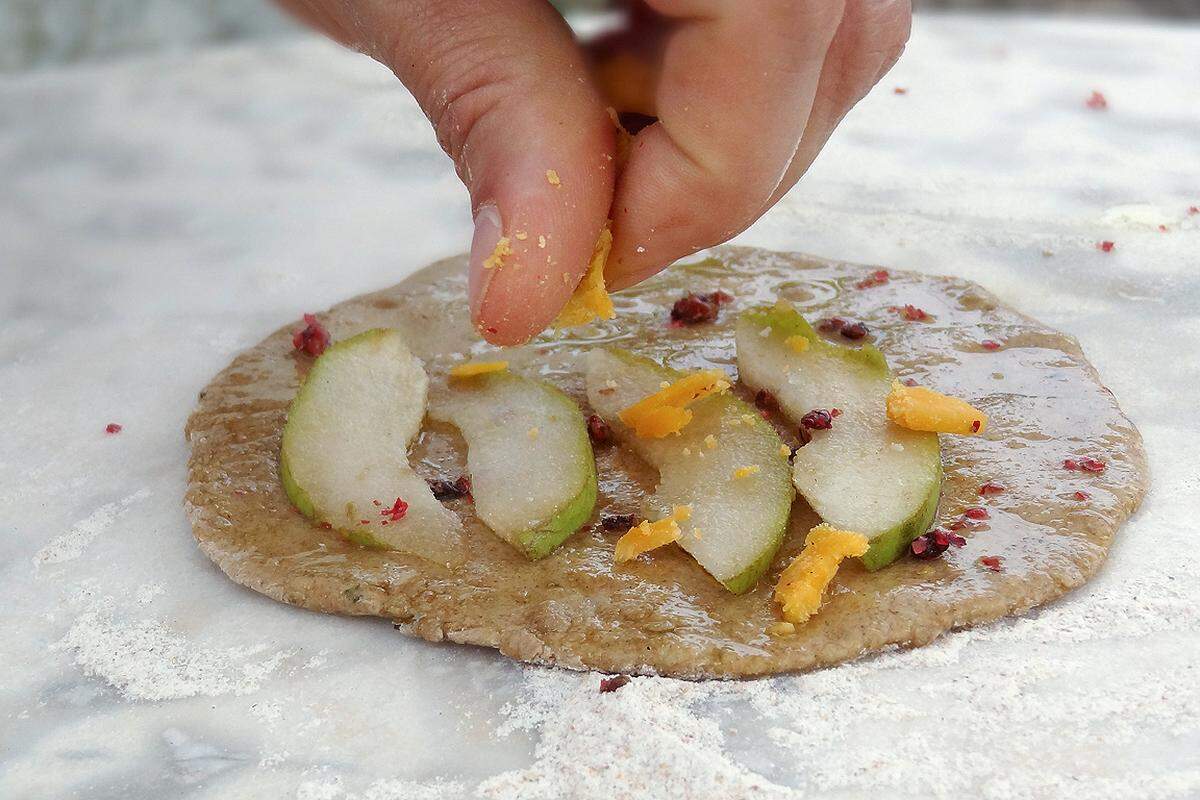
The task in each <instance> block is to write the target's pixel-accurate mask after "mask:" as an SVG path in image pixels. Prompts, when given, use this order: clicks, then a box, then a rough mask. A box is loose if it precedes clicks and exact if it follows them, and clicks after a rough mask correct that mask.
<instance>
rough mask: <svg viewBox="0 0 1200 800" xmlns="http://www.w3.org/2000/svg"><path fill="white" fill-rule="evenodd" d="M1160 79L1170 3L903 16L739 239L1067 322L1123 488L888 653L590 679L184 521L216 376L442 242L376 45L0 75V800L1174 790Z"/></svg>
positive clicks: (1191, 306) (1173, 333) (292, 46)
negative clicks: (994, 593) (1024, 607)
mask: <svg viewBox="0 0 1200 800" xmlns="http://www.w3.org/2000/svg"><path fill="white" fill-rule="evenodd" d="M1197 74H1200V30H1198V29H1196V28H1191V29H1184V28H1176V29H1173V30H1172V29H1168V28H1165V27H1154V26H1142V25H1135V24H1131V23H1129V22H1121V23H1112V24H1108V23H1087V24H1069V23H1062V22H1048V21H1037V20H1007V21H1006V20H997V19H968V18H939V17H924V18H920V19H918V21H917V24H916V29H915V33H914V37H913V41H912V43H911V44H910V46H909V51H908V53H907V55H906V56H905V57H904V59H903V60H902V61H901V63H900V65H899V66H898V67H897V69H896V71H895V73H894V74H893V75H892V76H890V77H888V78H887V79H886V80H885V83H884V84H883V85H882V86H881V87H879V89H878V90H877V91H876V92H875V93H874V94H873V95H872V96H871V97H870V98H869V99H868V100H867V101H865V102H864V103H863V104H862V106H860V107H859V108H858V109H857V110H856V111H855V112H853V113H852V114H851V116H850V117H849V119H848V120H847V121H846V122H845V123H844V125H843V127H842V129H841V130H840V132H839V133H838V134H837V135H836V136H835V137H834V139H833V141H832V142H831V143H830V145H829V147H828V149H827V150H826V152H825V153H824V154H823V155H822V156H821V158H820V159H819V160H818V162H817V163H816V165H815V167H814V168H813V170H812V172H811V173H810V174H809V176H808V177H806V178H805V180H804V181H803V182H802V184H801V185H800V186H799V187H798V188H797V189H796V190H794V191H793V192H792V194H791V195H790V196H789V197H788V198H786V199H785V200H784V201H783V202H782V203H781V204H780V205H779V206H778V207H777V208H776V209H775V210H773V211H772V212H771V213H770V214H769V215H768V216H767V217H766V218H764V219H763V220H762V221H760V222H759V223H758V224H757V225H755V226H754V228H752V229H751V230H750V231H749V232H747V233H746V234H744V235H743V236H741V237H739V239H738V241H739V242H741V243H746V244H754V245H758V246H764V247H771V248H776V249H787V250H800V251H805V252H811V253H816V254H820V255H825V256H831V257H835V258H841V259H845V260H850V261H862V262H872V263H879V264H882V265H887V266H893V267H902V268H906V269H915V270H920V271H925V272H930V273H951V274H956V275H960V276H963V277H966V278H969V279H971V280H975V281H978V282H980V283H981V284H983V285H984V286H986V287H988V288H989V289H991V290H992V291H994V292H995V293H997V294H998V295H999V296H1000V297H1001V298H1002V299H1004V300H1005V301H1006V302H1009V303H1011V304H1013V305H1015V306H1017V307H1019V308H1021V309H1022V310H1024V311H1026V312H1028V313H1029V314H1032V315H1034V316H1036V317H1038V318H1039V319H1041V320H1043V321H1045V322H1048V323H1050V324H1052V325H1055V326H1057V327H1059V328H1061V329H1063V330H1066V331H1068V332H1070V333H1072V334H1074V335H1075V336H1077V337H1078V338H1079V340H1080V341H1081V342H1082V344H1083V347H1084V350H1085V351H1086V353H1087V355H1088V356H1089V358H1090V359H1091V360H1092V361H1093V362H1094V363H1095V364H1096V365H1097V367H1098V368H1099V370H1100V371H1101V374H1102V375H1103V376H1104V377H1105V379H1106V380H1107V382H1108V385H1109V386H1110V388H1111V389H1112V390H1113V392H1114V393H1115V394H1116V396H1117V397H1118V398H1119V400H1120V401H1121V403H1122V405H1123V407H1124V408H1125V410H1126V411H1127V412H1128V413H1129V415H1130V416H1131V417H1132V418H1133V419H1134V421H1135V422H1136V423H1137V424H1138V425H1139V426H1140V428H1141V430H1142V433H1143V435H1144V436H1145V439H1146V444H1147V448H1148V451H1149V455H1150V463H1151V471H1152V475H1153V481H1154V483H1153V487H1152V489H1151V492H1150V495H1149V497H1148V499H1147V501H1146V503H1145V505H1144V507H1143V509H1142V511H1141V512H1140V513H1139V514H1138V515H1137V516H1136V517H1135V518H1134V519H1133V520H1132V522H1131V523H1130V524H1129V525H1128V526H1127V528H1125V529H1124V530H1123V531H1122V533H1121V535H1120V536H1119V537H1118V539H1117V542H1116V545H1115V547H1114V549H1113V552H1112V555H1111V557H1110V560H1109V562H1108V564H1107V565H1106V566H1105V567H1104V569H1103V570H1102V571H1101V573H1100V575H1099V576H1098V577H1097V579H1096V580H1095V581H1094V582H1093V583H1092V584H1090V585H1088V586H1087V587H1085V588H1084V589H1082V590H1080V591H1078V592H1076V593H1074V594H1072V595H1070V596H1068V597H1067V598H1066V599H1065V600H1063V601H1061V602H1059V603H1057V604H1055V605H1053V606H1051V607H1049V608H1045V609H1043V610H1041V611H1039V612H1037V613H1034V614H1032V615H1030V616H1028V617H1027V618H1024V619H1020V620H1011V621H1008V622H1004V623H1001V624H997V625H993V626H990V627H987V628H984V629H978V630H972V631H967V632H960V633H955V634H950V635H947V636H945V637H943V638H942V639H940V640H939V641H938V642H936V643H935V644H933V645H932V646H930V647H926V648H923V649H920V650H915V651H910V652H903V651H896V652H890V653H886V654H884V655H882V656H876V657H872V658H870V659H866V660H862V661H860V662H857V663H854V664H851V665H848V666H844V667H840V668H837V669H830V670H825V671H820V672H815V673H811V674H807V675H799V676H789V677H783V678H776V679H767V680H759V681H753V682H745V683H684V682H678V681H671V680H665V679H652V678H639V679H635V680H634V681H633V682H631V683H630V684H628V685H627V686H625V687H623V688H622V689H620V690H619V691H617V692H614V693H610V694H604V695H601V694H600V693H599V692H598V683H599V676H597V675H595V674H578V673H569V672H564V671H556V670H552V669H540V668H525V667H522V666H521V665H519V664H516V663H513V662H510V661H508V660H506V659H504V658H502V657H500V656H498V655H497V654H495V653H494V652H492V651H484V650H478V649H472V648H465V647H458V646H452V645H441V646H438V645H430V644H427V643H424V642H421V641H417V640H413V639H410V638H407V637H404V636H402V635H400V634H399V633H397V632H395V631H393V630H392V627H391V626H390V625H389V624H388V623H386V622H382V621H378V620H352V619H340V618H334V617H326V616H321V615H317V614H312V613H308V612H304V611H299V610H297V609H294V608H290V607H287V606H283V605H280V604H277V603H274V602H272V601H270V600H267V599H266V598H263V597H260V596H258V595H256V594H253V593H251V592H249V591H246V590H244V589H241V588H239V587H238V586H236V585H234V584H233V583H232V582H230V581H229V580H227V579H226V578H225V577H224V576H223V575H222V574H221V573H220V572H219V571H218V570H217V569H216V568H215V567H213V566H212V565H211V564H210V563H209V562H208V560H207V559H205V558H204V557H203V556H202V555H201V554H200V553H199V552H198V550H197V549H196V547H195V544H194V542H193V540H192V537H191V533H190V531H189V530H188V526H187V522H186V520H185V518H184V516H183V512H182V508H181V496H182V493H183V486H184V475H185V468H184V463H185V459H186V447H185V443H184V440H183V432H182V429H183V424H184V420H185V419H186V417H187V415H188V413H189V412H190V410H191V408H192V406H193V403H194V400H195V394H196V391H197V390H198V389H199V388H200V387H201V386H203V385H204V384H205V383H206V382H207V381H208V379H209V378H210V377H211V376H212V374H214V373H215V372H216V371H217V370H218V369H220V368H221V367H222V366H224V365H225V364H226V363H227V362H228V361H229V359H230V358H231V357H232V356H233V355H234V354H235V353H237V352H238V351H240V350H241V349H243V348H245V347H247V346H249V345H250V344H252V343H254V342H256V341H258V340H259V339H261V338H262V337H263V336H264V335H265V334H267V333H268V332H270V331H271V330H273V329H274V328H275V327H277V326H278V325H280V324H283V323H286V322H287V321H288V320H290V319H298V318H299V316H300V313H301V312H303V311H309V310H317V309H321V308H324V307H326V306H328V305H331V304H332V303H334V302H336V301H338V300H341V299H344V298H346V297H349V296H351V295H354V294H357V293H360V292H363V291H366V290H370V289H374V288H379V287H382V286H385V285H389V284H392V283H394V282H396V281H397V280H398V279H400V278H401V277H403V276H404V275H406V274H408V273H409V272H411V271H412V270H415V269H417V268H419V267H421V266H423V265H424V264H426V263H428V262H429V261H432V260H434V259H436V258H439V257H443V256H446V255H449V254H451V253H454V252H457V251H460V250H462V249H464V248H465V247H466V244H467V242H468V240H469V218H468V213H467V208H466V201H465V195H464V193H463V191H462V189H461V187H460V186H459V184H458V182H457V180H456V178H455V177H454V174H453V172H452V170H451V169H450V167H449V166H448V164H447V163H445V160H444V157H443V156H441V154H440V153H439V152H438V151H437V148H436V144H435V142H434V138H433V135H432V133H431V132H430V131H429V130H428V123H427V122H426V121H425V119H424V118H423V117H422V116H421V114H420V113H419V111H418V110H417V109H416V107H415V105H413V103H412V102H411V101H410V100H409V99H408V98H407V96H406V95H405V94H404V93H403V92H402V90H401V89H400V88H399V87H398V86H397V85H396V84H395V83H394V80H393V79H392V78H391V77H390V75H388V74H387V73H386V72H385V71H384V70H382V69H381V68H379V67H377V66H375V65H373V64H372V63H371V62H369V61H367V60H366V59H363V58H361V57H356V56H354V55H351V54H348V53H345V52H341V51H338V50H336V49H334V48H333V47H332V46H329V45H325V44H323V43H317V42H313V41H302V42H294V43H287V44H275V45H255V46H246V47H240V48H237V49H228V50H213V51H209V52H205V53H202V54H199V55H194V54H193V55H172V56H161V57H155V58H150V59H140V60H130V61H126V62H121V63H117V64H112V65H107V66H98V67H95V66H94V67H81V68H73V69H67V70H61V71H51V72H40V73H30V74H27V75H23V76H9V77H5V78H3V79H0V175H3V176H4V178H3V185H4V188H3V191H0V272H2V279H0V280H2V283H0V320H3V321H2V322H0V332H2V335H0V409H3V413H4V418H5V420H6V422H5V424H4V433H3V435H2V436H0V598H2V602H0V624H3V630H4V635H3V639H2V643H0V674H2V675H3V680H2V682H0V683H2V685H0V797H4V798H6V800H7V799H8V798H13V799H14V800H15V799H16V798H21V799H22V800H23V799H24V798H68V797H80V798H89V800H101V799H103V798H134V799H137V798H156V799H157V798H165V797H177V796H188V797H197V798H241V797H247V798H250V797H296V798H300V799H301V800H318V799H328V800H350V799H351V798H355V799H357V800H391V799H392V798H409V797H412V798H459V797H476V796H479V797H486V798H592V797H595V798H604V800H618V799H619V798H627V797H629V798H632V797H636V798H639V800H642V799H649V798H658V797H673V798H692V797H695V798H709V797H718V796H719V797H729V798H740V797H763V798H791V797H810V796H830V797H839V798H841V797H846V798H850V797H871V796H878V795H879V794H880V793H881V792H882V793H885V794H886V795H887V796H889V797H913V798H916V797H931V796H932V797H988V798H1026V797H1029V798H1044V797H1081V798H1082V797H1086V798H1125V797H1131V796H1136V797H1140V798H1194V797H1197V796H1200V680H1198V679H1197V678H1198V666H1200V633H1198V631H1200V577H1198V576H1197V572H1196V570H1195V567H1194V564H1193V563H1192V558H1193V551H1194V549H1195V547H1196V544H1195V543H1196V537H1197V522H1196V520H1197V519H1198V518H1200V481H1198V478H1197V475H1198V473H1200V469H1198V468H1197V467H1196V458H1197V456H1196V453H1197V452H1200V423H1198V421H1197V416H1196V409H1197V403H1198V400H1200V390H1198V389H1197V387H1198V386H1200V359H1197V358H1196V357H1195V355H1194V353H1193V352H1192V351H1193V350H1194V348H1195V346H1196V344H1197V342H1198V341H1200V269H1198V267H1200V214H1192V215H1189V213H1188V209H1189V207H1192V206H1197V205H1200V150H1198V149H1197V148H1198V140H1197V136H1198V132H1200V84H1197V82H1196V77H1195V76H1196V75H1197ZM894 87H903V88H905V89H907V92H906V93H903V94H900V93H895V92H894V91H893V88H894ZM1093 90H1100V91H1103V92H1104V94H1105V95H1106V97H1107V99H1108V103H1109V107H1108V109H1107V110H1096V109H1091V108H1088V107H1086V105H1085V100H1086V99H1087V98H1088V96H1089V95H1090V93H1091V92H1092V91H1093ZM1101 241H1111V242H1114V246H1113V248H1112V250H1111V252H1104V251H1102V250H1101V249H1099V248H1098V247H1097V243H1098V242H1101ZM110 422H116V423H120V424H121V425H123V426H124V429H123V430H122V431H121V432H120V433H119V434H115V435H110V434H106V433H105V431H104V429H105V425H106V424H107V423H110Z"/></svg>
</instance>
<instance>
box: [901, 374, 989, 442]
mask: <svg viewBox="0 0 1200 800" xmlns="http://www.w3.org/2000/svg"><path fill="white" fill-rule="evenodd" d="M887 415H888V419H890V420H891V421H892V422H894V423H896V424H897V425H899V426H900V427H902V428H908V429H909V430H910V431H929V432H931V433H958V434H962V435H964V436H972V435H974V434H977V433H983V432H984V431H985V430H987V423H988V418H987V414H984V413H983V412H982V411H980V410H979V409H977V408H975V407H974V406H972V405H971V404H970V403H968V402H966V401H965V400H959V399H958V398H957V397H950V396H949V395H945V394H941V393H940V392H935V391H933V390H932V389H926V388H925V387H924V386H905V385H904V384H902V383H900V381H892V391H891V392H890V393H889V394H888V396H887Z"/></svg>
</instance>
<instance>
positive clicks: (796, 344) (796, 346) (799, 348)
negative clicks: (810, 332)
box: [783, 334, 812, 353]
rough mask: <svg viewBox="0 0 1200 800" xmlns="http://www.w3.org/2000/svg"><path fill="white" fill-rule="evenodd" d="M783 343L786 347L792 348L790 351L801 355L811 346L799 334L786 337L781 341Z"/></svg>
mask: <svg viewBox="0 0 1200 800" xmlns="http://www.w3.org/2000/svg"><path fill="white" fill-rule="evenodd" d="M783 343H784V344H786V345H787V346H788V347H790V348H792V350H793V351H795V352H797V353H803V352H804V351H806V350H808V348H809V347H810V346H811V344H812V343H811V342H809V341H808V339H805V338H804V337H803V336H801V335H800V334H796V335H795V336H789V337H787V338H786V339H784V340H783Z"/></svg>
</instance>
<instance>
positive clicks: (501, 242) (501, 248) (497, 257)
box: [483, 236, 512, 269]
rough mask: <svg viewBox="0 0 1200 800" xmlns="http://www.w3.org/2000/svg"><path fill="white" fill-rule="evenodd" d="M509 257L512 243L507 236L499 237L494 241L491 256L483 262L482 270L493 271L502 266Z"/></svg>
mask: <svg viewBox="0 0 1200 800" xmlns="http://www.w3.org/2000/svg"><path fill="white" fill-rule="evenodd" d="M510 255H512V241H511V240H510V239H509V238H508V237H507V236H501V237H500V238H499V239H498V240H496V246H495V247H493V248H492V254H491V255H489V256H488V257H487V258H485V259H484V260H483V268H484V269H495V268H496V267H499V266H501V265H503V264H504V259H505V257H506V256H510Z"/></svg>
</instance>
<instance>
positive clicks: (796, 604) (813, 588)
mask: <svg viewBox="0 0 1200 800" xmlns="http://www.w3.org/2000/svg"><path fill="white" fill-rule="evenodd" d="M869 548H870V543H869V542H868V541H867V537H865V536H863V535H862V534H861V533H854V532H852V531H843V530H838V529H837V528H834V527H832V526H830V525H827V524H825V523H821V524H820V525H818V526H816V527H815V528H813V529H812V530H810V531H809V532H808V538H807V539H806V540H805V542H804V549H803V550H801V551H800V554H799V555H798V556H796V557H795V558H794V559H792V563H791V564H788V566H787V569H785V570H784V571H783V574H782V575H780V576H779V583H777V584H775V602H776V603H779V605H780V607H781V609H782V611H783V618H784V620H785V621H787V622H790V623H792V624H793V625H800V624H803V623H804V622H807V621H808V618H809V617H811V616H812V615H813V614H815V613H817V609H819V608H820V607H821V596H822V595H823V594H824V593H825V589H826V588H827V587H828V586H829V583H830V581H832V580H833V576H834V575H835V574H837V571H838V567H839V566H840V565H841V563H842V559H845V558H850V557H852V556H861V555H863V554H864V553H866V552H867V550H868V549H869Z"/></svg>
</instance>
